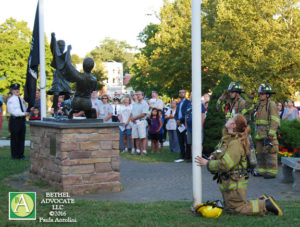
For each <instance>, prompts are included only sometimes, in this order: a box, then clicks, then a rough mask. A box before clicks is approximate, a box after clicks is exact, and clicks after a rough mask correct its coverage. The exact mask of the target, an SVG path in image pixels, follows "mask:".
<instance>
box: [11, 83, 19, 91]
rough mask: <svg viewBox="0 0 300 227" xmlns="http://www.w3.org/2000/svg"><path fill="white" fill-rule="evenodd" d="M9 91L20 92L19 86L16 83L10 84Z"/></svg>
mask: <svg viewBox="0 0 300 227" xmlns="http://www.w3.org/2000/svg"><path fill="white" fill-rule="evenodd" d="M10 89H11V90H20V84H18V83H15V84H12V85H10Z"/></svg>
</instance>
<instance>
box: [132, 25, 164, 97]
mask: <svg viewBox="0 0 300 227" xmlns="http://www.w3.org/2000/svg"><path fill="white" fill-rule="evenodd" d="M157 32H158V25H156V24H149V25H147V26H146V27H145V28H144V30H143V31H142V32H140V33H139V35H138V39H139V41H140V42H141V43H143V44H145V47H143V48H141V49H140V53H138V54H137V55H136V61H135V63H134V64H133V65H132V67H131V69H130V74H131V75H132V77H131V79H130V81H129V83H128V84H127V87H133V88H134V90H141V91H144V93H145V96H150V95H151V93H152V91H153V90H156V91H161V89H162V84H161V83H157V82H156V81H154V80H153V78H152V77H151V76H150V75H149V71H150V63H149V59H150V57H151V55H152V54H153V51H154V50H155V49H156V48H157V45H156V44H152V43H151V42H150V41H151V39H152V38H153V37H154V36H155V34H156V33H157Z"/></svg>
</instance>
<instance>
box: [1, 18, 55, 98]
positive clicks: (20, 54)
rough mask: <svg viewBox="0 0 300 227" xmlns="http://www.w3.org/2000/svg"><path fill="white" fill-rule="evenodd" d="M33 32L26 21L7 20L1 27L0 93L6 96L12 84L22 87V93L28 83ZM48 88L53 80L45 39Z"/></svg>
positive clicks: (50, 57) (47, 45) (48, 47)
mask: <svg viewBox="0 0 300 227" xmlns="http://www.w3.org/2000/svg"><path fill="white" fill-rule="evenodd" d="M31 35H32V31H30V29H29V28H28V27H27V23H26V22H24V21H17V20H15V19H13V18H9V19H7V20H6V21H5V22H4V23H3V24H1V25H0V77H1V78H2V80H1V83H0V93H2V94H4V95H6V94H7V93H8V92H9V86H10V85H11V84H12V83H19V84H20V85H21V92H23V87H24V85H25V81H26V72H27V61H28V56H29V52H30V43H31ZM45 52H46V57H45V61H46V78H47V88H50V86H51V81H52V78H53V75H52V68H51V66H50V63H51V59H52V56H51V52H50V46H49V44H48V43H47V39H46V38H45Z"/></svg>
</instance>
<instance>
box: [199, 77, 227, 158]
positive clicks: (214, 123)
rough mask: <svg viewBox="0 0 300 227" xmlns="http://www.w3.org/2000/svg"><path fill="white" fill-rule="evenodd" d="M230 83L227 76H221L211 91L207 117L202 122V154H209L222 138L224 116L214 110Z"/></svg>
mask: <svg viewBox="0 0 300 227" xmlns="http://www.w3.org/2000/svg"><path fill="white" fill-rule="evenodd" d="M231 81H232V78H230V77H229V76H228V75H225V76H222V78H221V80H220V82H219V83H218V85H217V86H216V87H215V88H214V89H213V92H212V95H211V97H210V101H209V104H208V109H207V116H206V118H205V121H204V143H203V152H204V153H205V154H207V155H208V154H210V153H211V152H213V151H214V149H215V147H216V145H217V144H218V142H219V140H220V139H221V137H222V129H223V127H224V125H225V114H224V113H223V112H218V111H217V110H216V104H217V101H218V98H219V97H220V96H221V95H222V93H223V91H224V90H227V88H228V85H229V84H230V82H231Z"/></svg>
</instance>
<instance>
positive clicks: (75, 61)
mask: <svg viewBox="0 0 300 227" xmlns="http://www.w3.org/2000/svg"><path fill="white" fill-rule="evenodd" d="M71 62H72V65H74V66H75V65H77V64H82V58H81V57H79V56H78V55H77V54H72V56H71Z"/></svg>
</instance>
